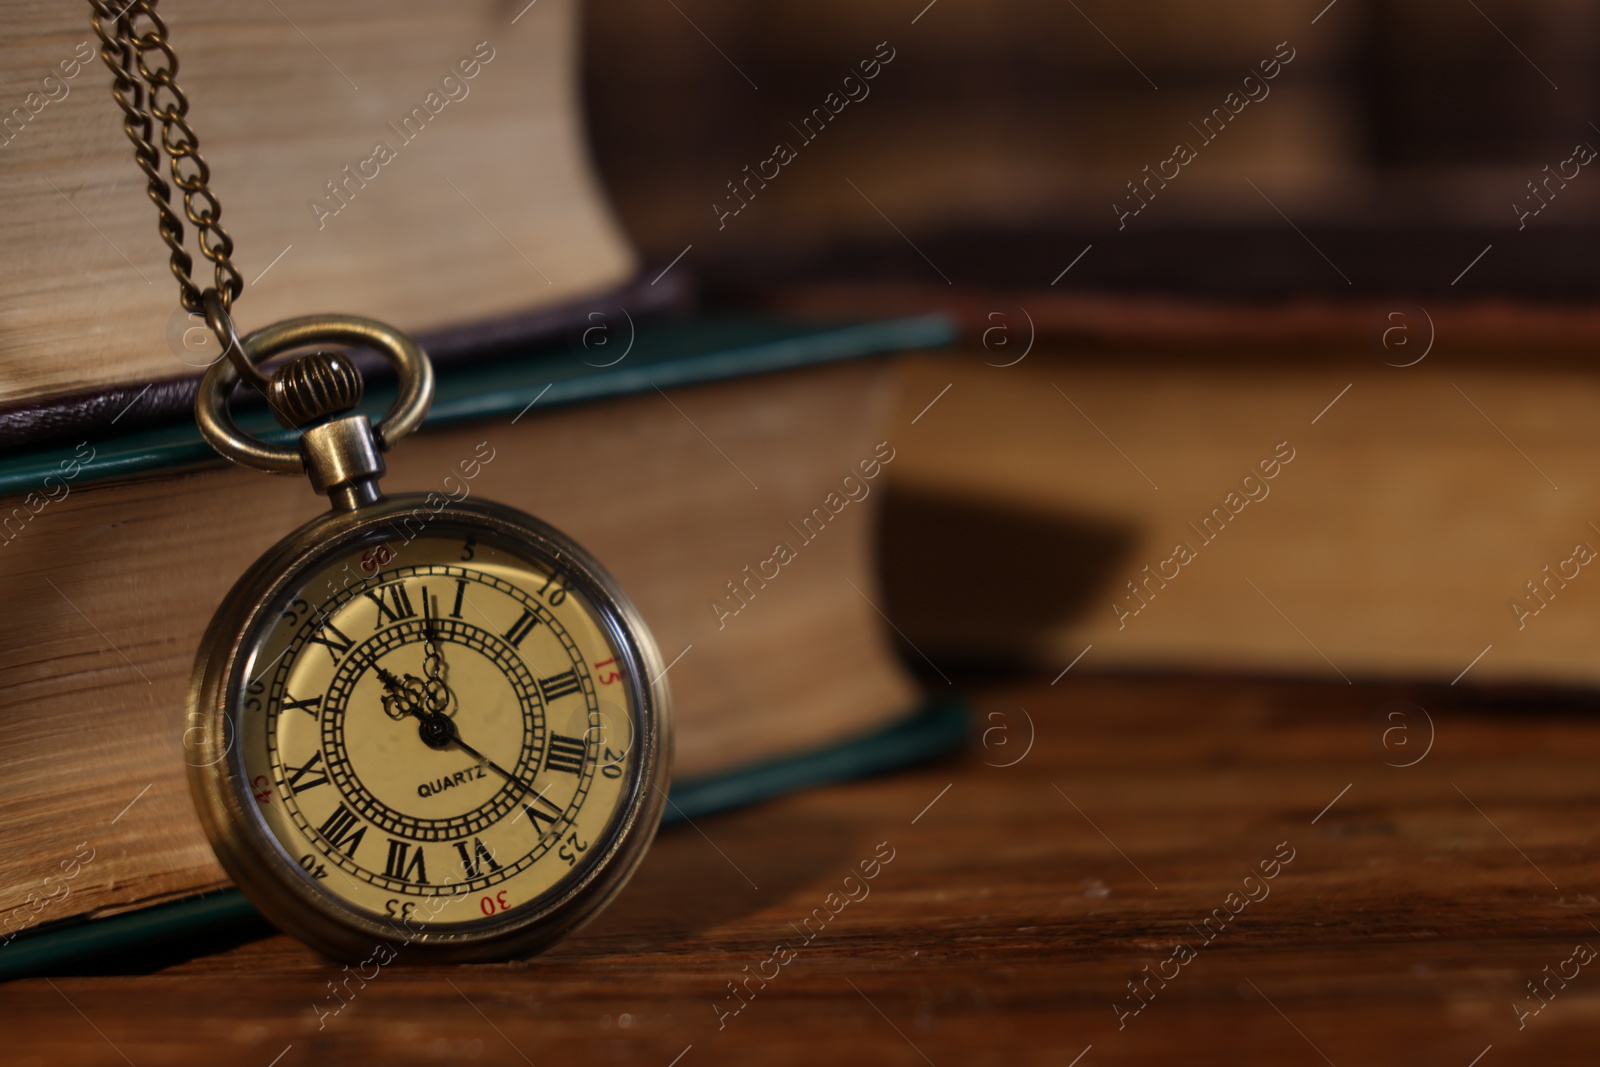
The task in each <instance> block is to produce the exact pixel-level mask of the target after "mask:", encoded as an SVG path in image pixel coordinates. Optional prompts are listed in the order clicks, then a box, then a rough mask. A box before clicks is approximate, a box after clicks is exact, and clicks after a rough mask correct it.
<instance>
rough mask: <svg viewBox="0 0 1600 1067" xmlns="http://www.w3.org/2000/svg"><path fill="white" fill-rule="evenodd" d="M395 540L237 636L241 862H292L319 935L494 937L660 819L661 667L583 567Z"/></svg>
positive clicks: (447, 531) (379, 541)
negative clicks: (324, 928)
mask: <svg viewBox="0 0 1600 1067" xmlns="http://www.w3.org/2000/svg"><path fill="white" fill-rule="evenodd" d="M393 530H394V528H393V527H381V528H379V529H376V530H372V531H369V532H367V533H366V534H365V536H361V537H356V538H347V539H346V540H345V543H343V544H341V545H337V546H335V548H334V549H333V550H331V551H328V552H324V553H322V554H321V555H320V557H313V558H310V559H308V560H307V561H306V562H305V563H304V564H303V565H302V566H300V567H299V568H298V569H297V570H296V571H295V572H294V573H293V574H291V575H287V576H285V579H281V580H280V581H279V582H278V583H277V585H278V588H277V589H276V591H275V592H274V594H273V595H272V596H271V597H270V598H269V599H268V600H267V601H265V602H263V604H262V605H261V607H260V609H259V610H257V611H255V612H254V615H253V619H252V622H251V623H250V624H249V625H248V626H247V627H246V628H245V631H244V632H243V633H242V634H240V635H239V641H238V644H237V649H236V652H235V660H236V664H237V666H236V669H235V672H234V680H233V683H232V685H231V686H230V687H229V688H230V689H231V692H230V693H229V695H228V699H227V701H226V704H227V706H228V711H229V722H228V725H227V727H226V729H228V730H229V731H231V736H230V737H229V738H228V741H227V744H228V746H229V747H230V748H231V750H232V751H231V753H230V758H229V760H228V761H227V762H228V770H229V771H230V772H231V773H229V774H226V775H224V777H227V778H230V779H231V780H232V781H233V784H234V794H235V803H236V805H237V806H238V807H241V808H243V809H244V811H243V814H244V815H245V816H246V819H245V821H246V822H247V823H248V824H249V825H248V826H245V827H239V828H235V829H236V830H242V831H246V832H241V833H236V834H235V835H234V837H233V840H232V842H231V845H230V847H231V849H233V850H235V851H238V850H244V851H248V850H252V849H255V850H272V851H275V852H276V853H277V854H278V855H277V857H276V860H277V862H275V863H271V864H267V865H265V866H266V869H268V870H270V871H274V872H276V874H275V875H274V877H275V878H276V879H277V880H284V879H287V880H289V881H291V882H295V883H298V884H295V885H292V886H291V889H292V890H293V893H292V894H291V895H290V899H291V900H292V901H293V903H292V904H290V905H289V906H290V907H292V908H298V909H300V910H302V911H305V910H309V911H311V912H314V913H320V916H321V918H323V919H328V918H331V919H332V920H333V921H334V922H339V921H344V922H345V923H346V924H347V925H353V926H354V927H356V928H359V929H365V930H368V931H370V930H373V929H378V930H386V931H389V932H390V935H391V936H392V937H394V938H396V939H416V938H423V939H427V938H429V937H438V936H440V935H446V936H448V935H452V934H453V935H457V939H458V940H459V939H460V937H462V936H465V937H467V938H471V937H472V936H473V935H474V934H478V935H484V936H492V935H493V932H494V931H497V930H507V929H513V928H516V927H517V926H518V925H519V924H521V925H526V923H528V922H529V921H532V920H534V919H537V918H538V917H540V916H542V915H544V914H545V913H547V912H549V911H550V909H551V908H552V906H554V905H557V904H559V902H561V901H562V900H563V899H564V898H566V897H568V896H570V894H571V891H572V890H573V887H575V886H579V885H582V884H585V883H586V882H593V881H596V880H597V879H598V880H600V881H602V882H603V881H604V880H605V877H606V875H605V872H604V871H603V870H596V868H604V867H605V865H606V864H607V863H609V862H612V861H613V860H614V858H615V855H616V853H617V852H618V847H617V846H618V841H617V838H618V836H619V835H620V833H621V831H622V830H623V829H625V828H626V827H628V826H629V825H630V823H631V822H632V821H634V820H633V819H632V818H631V816H633V815H635V814H637V812H638V811H640V810H641V809H648V810H649V811H650V812H651V813H654V812H656V811H658V810H659V800H657V801H652V799H651V798H650V797H648V796H643V795H641V793H642V791H647V790H650V789H652V788H655V786H654V784H653V783H654V781H655V778H654V774H653V768H646V767H643V766H642V764H641V760H643V759H645V758H646V757H647V756H648V757H650V761H651V762H652V763H655V762H658V761H659V746H658V745H653V744H652V745H642V744H640V739H641V735H645V736H646V737H648V736H650V734H651V723H650V722H649V721H647V714H648V712H647V708H648V707H649V706H650V702H649V701H648V700H647V699H646V697H647V692H646V691H647V690H649V689H650V688H651V679H649V678H647V677H645V676H644V670H645V669H646V662H647V659H648V658H649V657H646V658H641V656H640V654H639V651H638V648H637V642H638V640H639V639H640V637H641V635H638V634H635V633H631V632H630V631H629V629H628V621H627V619H626V617H625V615H624V614H619V613H618V612H617V611H616V610H615V608H614V606H613V605H612V604H610V602H609V598H608V596H607V595H606V594H605V590H604V588H603V586H601V585H596V584H595V576H594V575H592V574H591V573H589V572H588V571H587V570H586V569H585V568H584V566H583V565H582V564H580V563H579V562H578V561H577V560H576V559H574V558H573V557H572V556H570V555H565V554H563V553H561V552H559V551H556V552H552V551H550V549H549V547H548V546H545V547H540V546H539V545H537V544H530V543H528V542H525V541H521V540H519V539H517V538H514V537H508V536H506V535H505V534H504V532H503V531H496V530H494V529H491V528H486V527H483V526H479V525H474V524H471V523H462V522H459V521H456V522H451V521H435V522H432V523H430V524H429V525H428V528H427V531H426V533H425V534H423V535H422V536H417V537H414V538H412V539H410V540H405V539H404V538H402V537H399V536H392V534H393ZM385 534H391V536H387V537H386V536H384V535H385ZM642 636H643V639H644V640H645V641H646V642H648V635H642ZM650 651H651V653H652V654H653V651H654V650H653V647H652V648H651V650H650ZM645 750H648V751H645ZM200 770H201V773H204V772H205V771H206V770H207V768H201V769H200ZM646 770H651V771H652V773H651V774H646V773H644V772H645V771H646ZM660 788H661V789H662V790H664V784H663V785H662V786H660ZM662 799H664V796H663V798H662ZM653 817H654V816H653V814H652V818H653ZM653 829H654V827H653V825H652V826H650V827H648V828H647V832H646V834H645V840H648V833H649V832H653ZM640 847H641V848H642V846H640ZM221 852H222V850H221V849H219V853H221ZM257 859H258V860H259V859H260V857H257ZM249 866H250V867H252V868H253V869H256V870H257V871H258V872H259V870H260V869H261V868H262V866H263V865H262V864H261V863H259V862H257V863H252V864H249ZM621 866H622V867H624V868H629V869H631V866H632V862H626V863H623V864H621ZM627 873H628V872H627V870H623V871H622V872H621V877H624V878H625V877H626V874H627ZM235 877H236V878H239V877H240V875H239V874H238V873H237V872H236V874H235ZM245 877H246V879H250V878H251V877H252V876H250V875H246V876H245ZM260 877H261V875H260V874H259V873H257V874H256V875H255V876H254V879H255V880H259V879H260ZM243 888H245V889H246V891H247V893H248V892H249V891H250V889H251V886H250V885H249V884H245V885H244V886H243ZM611 892H614V889H612V890H611ZM602 895H604V896H609V892H606V893H603V894H602ZM258 903H261V901H259V900H258ZM283 906H284V905H283V904H282V903H279V904H278V907H277V910H278V912H279V914H278V915H276V916H274V917H278V918H280V919H281V918H282V914H281V913H282V908H283ZM267 910H269V914H272V909H267ZM369 943H370V942H369Z"/></svg>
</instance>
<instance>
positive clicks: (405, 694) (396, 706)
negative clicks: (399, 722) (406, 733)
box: [377, 667, 427, 719]
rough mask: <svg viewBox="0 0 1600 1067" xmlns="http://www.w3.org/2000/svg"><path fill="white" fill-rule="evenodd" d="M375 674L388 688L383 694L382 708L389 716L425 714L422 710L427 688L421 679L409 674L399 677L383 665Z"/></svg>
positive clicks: (399, 717)
mask: <svg viewBox="0 0 1600 1067" xmlns="http://www.w3.org/2000/svg"><path fill="white" fill-rule="evenodd" d="M377 674H378V679H379V680H380V681H381V682H383V687H384V688H385V689H387V690H388V692H387V693H385V694H384V695H383V710H384V711H385V712H386V713H388V716H389V718H391V719H403V718H405V717H406V716H407V715H415V716H417V717H418V718H419V719H420V718H422V717H423V716H424V715H426V714H427V712H425V711H424V710H423V702H424V700H425V699H426V692H427V689H426V686H425V685H424V683H423V681H422V679H420V678H416V677H413V676H412V675H409V674H408V675H406V676H405V677H404V678H400V677H399V676H398V675H396V674H395V673H394V672H393V671H391V670H388V669H386V668H383V667H379V668H378V670H377Z"/></svg>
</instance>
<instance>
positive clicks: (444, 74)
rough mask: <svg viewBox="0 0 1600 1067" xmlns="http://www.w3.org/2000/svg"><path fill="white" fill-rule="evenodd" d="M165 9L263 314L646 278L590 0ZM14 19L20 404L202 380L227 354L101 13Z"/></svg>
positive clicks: (596, 289) (13, 262) (242, 308)
mask: <svg viewBox="0 0 1600 1067" xmlns="http://www.w3.org/2000/svg"><path fill="white" fill-rule="evenodd" d="M160 10H161V12H162V15H163V17H164V18H165V20H166V22H167V28H168V34H169V40H170V41H171V43H172V45H173V48H174V50H175V51H176V53H177V54H178V56H179V59H180V62H181V66H180V69H179V73H178V79H177V80H178V83H179V85H180V86H181V87H182V88H183V90H184V91H185V93H186V94H187V95H188V98H189V100H190V104H191V107H190V112H189V120H190V122H191V124H192V125H193V126H194V128H195V131H196V133H197V134H198V136H199V140H200V149H201V152H202V154H203V155H204V157H205V159H206V161H207V163H208V164H209V166H210V170H211V176H212V186H213V188H214V190H215V191H216V193H217V197H218V199H219V200H220V202H221V204H222V216H221V221H222V224H223V225H224V227H225V228H226V229H227V230H228V232H229V233H230V234H231V235H232V236H233V238H234V241H235V248H236V253H235V256H234V260H235V263H236V265H237V266H238V268H239V270H240V272H241V274H242V275H243V277H244V280H245V290H244V294H243V296H242V297H241V298H240V300H239V302H238V303H237V304H236V305H235V315H236V318H237V319H238V322H239V324H240V328H241V330H243V331H245V332H248V331H249V330H250V329H252V328H254V327H255V326H259V325H264V324H266V323H268V322H272V321H275V320H278V319H282V318H287V317H290V316H293V315H303V314H307V313H310V312H314V311H324V310H330V309H336V310H341V311H349V312H352V313H356V314H361V315H365V316H367V317H370V318H377V319H381V320H384V321H386V322H389V323H391V324H393V325H395V326H397V327H399V328H401V329H403V330H406V331H408V332H411V333H416V334H428V333H434V332H438V331H440V330H443V329H445V328H447V327H451V326H456V325H459V324H481V323H486V322H491V321H495V320H499V319H503V318H506V317H508V316H512V315H514V314H517V313H525V312H527V311H529V310H530V309H538V308H543V307H551V306H556V305H560V304H562V303H564V302H570V301H572V300H575V299H579V298H586V297H590V296H593V295H595V294H598V293H602V292H606V291H609V290H612V289H614V288H616V287H618V286H620V285H623V284H624V283H625V282H626V281H627V280H628V279H629V278H631V277H633V275H634V273H635V271H636V270H637V269H638V264H637V257H636V256H635V253H634V252H633V250H632V249H631V248H630V247H629V245H628V243H627V241H626V239H625V238H624V236H623V235H622V232H621V231H620V229H619V228H618V226H617V225H616V222H615V220H614V219H613V217H612V213H611V209H610V207H609V206H608V204H607V202H606V200H605V197H604V195H603V194H602V192H601V190H600V187H599V185H598V183H597V181H596V178H595V175H594V172H593V168H592V166H591V164H590V160H589V155H588V151H587V148H586V144H585V134H584V127H583V117H582V113H581V109H580V107H579V95H578V94H579V90H578V82H577V72H576V59H577V44H576V34H577V28H578V13H579V8H578V3H577V0H543V2H541V3H538V4H529V5H526V6H523V5H503V4H499V3H493V2H490V0H465V2H461V3H451V4H435V3H428V2H426V0H401V2H398V3H393V4H386V5H384V6H383V7H382V9H381V10H379V9H376V8H373V7H370V6H367V5H284V6H282V7H280V8H277V9H274V8H272V7H270V6H269V7H265V8H262V9H260V10H257V9H249V10H247V9H245V8H243V7H240V6H239V5H237V4H229V3H225V2H223V0H183V2H179V3H172V4H165V5H162V7H161V9H160ZM6 13H7V16H8V20H7V21H8V26H9V27H10V32H8V33H7V34H6V35H5V39H4V40H3V41H0V246H3V247H4V248H5V249H6V254H5V255H4V256H3V257H0V403H15V402H18V401H26V400H30V399H34V398H42V397H53V396H59V395H61V394H66V393H73V392H78V391H83V390H104V389H108V388H111V387H114V386H119V385H128V384H130V383H133V384H134V387H135V389H137V388H138V387H140V386H143V385H144V384H146V383H149V382H152V381H157V380H161V379H168V378H174V377H183V376H189V375H193V374H194V373H195V371H196V368H198V367H202V366H203V365H204V364H205V363H206V362H207V361H209V359H210V358H212V357H213V356H214V355H215V351H214V350H213V351H211V352H209V353H203V352H191V351H190V350H189V341H188V338H190V337H191V336H192V335H195V334H199V335H203V334H204V330H203V328H202V329H199V330H195V329H194V327H197V326H201V325H202V324H201V323H200V322H199V319H198V317H197V316H190V315H189V314H187V313H185V312H183V311H182V310H181V309H179V308H177V307H176V303H175V301H174V300H173V297H174V295H175V293H174V292H173V281H172V278H171V275H170V271H169V267H168V264H167V248H166V246H165V244H164V243H163V242H162V241H161V239H160V238H159V237H158V235H157V231H156V213H155V211H154V209H153V208H152V206H151V204H150V202H149V199H148V197H147V195H146V189H145V183H144V181H143V178H142V175H141V174H140V172H139V170H138V169H137V167H136V166H135V164H134V160H133V150H132V147H131V145H130V143H129V141H128V139H127V137H126V135H125V134H124V133H123V131H122V128H121V123H122V112H121V111H120V109H119V108H118V107H117V106H116V104H115V103H114V102H113V101H112V98H111V90H110V86H111V75H110V72H109V71H108V70H107V68H106V66H105V65H104V63H103V62H102V61H101V59H100V57H99V55H98V53H97V51H96V49H97V47H98V40H97V38H96V37H95V34H94V32H93V30H92V29H91V27H90V24H89V9H88V7H87V5H84V4H61V3H49V2H46V0H17V2H15V3H11V4H8V5H7V8H6ZM180 210H181V209H180ZM186 229H187V230H188V233H187V238H188V241H189V247H190V248H191V250H193V247H194V246H193V241H194V235H193V232H192V227H186ZM195 258H196V261H197V263H196V267H195V273H196V277H197V279H199V280H201V284H205V282H204V280H203V279H204V278H206V277H209V268H210V265H209V263H207V262H205V261H204V260H201V259H200V258H199V256H198V254H197V253H195ZM308 294H309V295H311V296H313V297H314V303H315V306H309V307H308V306H307V299H308Z"/></svg>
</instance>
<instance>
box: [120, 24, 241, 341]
mask: <svg viewBox="0 0 1600 1067" xmlns="http://www.w3.org/2000/svg"><path fill="white" fill-rule="evenodd" d="M156 2H157V0H118V3H116V4H111V3H106V2H105V0H89V7H90V8H91V9H93V15H92V18H91V20H90V21H91V22H92V23H93V25H94V32H95V34H96V36H98V37H99V38H100V58H101V59H102V60H104V61H105V64H106V66H107V67H109V68H110V69H111V96H112V99H114V100H116V102H117V106H118V107H120V108H122V115H123V118H122V129H123V132H125V133H126V134H127V135H128V140H130V141H132V142H133V158H134V161H135V162H136V163H138V165H139V169H140V170H142V171H143V172H144V175H145V179H146V182H147V186H146V192H147V193H148V194H149V196H150V201H151V203H153V204H155V206H156V215H157V221H156V228H157V230H159V231H160V234H161V239H162V240H163V241H165V242H166V243H167V247H168V248H170V249H171V250H172V274H173V277H175V278H177V280H178V291H179V292H178V299H179V301H180V302H181V303H182V304H183V306H184V308H185V309H187V310H189V311H191V312H195V313H197V314H205V313H206V305H205V292H204V291H202V290H201V288H200V287H199V286H198V285H196V284H195V283H194V280H193V277H192V275H193V269H194V259H193V258H192V257H191V256H190V255H189V252H188V250H187V249H185V248H184V244H183V221H182V220H181V219H180V218H179V217H178V215H177V212H175V211H174V210H173V207H172V188H171V185H168V183H167V178H166V177H164V176H163V174H162V166H161V154H162V152H165V153H166V156H167V159H168V169H169V172H170V174H171V179H172V185H176V186H177V187H178V188H179V189H180V190H182V192H183V212H184V214H185V215H186V216H187V217H188V219H189V222H190V223H191V224H192V225H193V226H194V228H195V236H196V240H197V241H198V242H199V244H200V254H201V255H203V256H205V258H206V259H208V260H210V261H211V263H212V264H213V267H214V275H215V282H216V284H215V287H214V288H215V291H216V294H217V297H216V299H217V300H218V301H220V303H221V305H222V308H223V310H224V311H226V310H227V309H229V308H231V307H232V306H233V301H234V300H235V299H237V297H238V296H239V294H240V292H242V291H243V290H244V279H243V278H242V277H241V276H240V275H239V272H238V270H236V269H235V268H234V265H233V259H232V257H233V238H231V237H229V236H228V232H227V231H226V230H224V229H223V228H222V223H221V219H222V205H221V204H220V203H218V202H217V198H216V197H215V196H214V195H213V194H212V192H211V189H210V182H211V168H210V167H208V166H207V165H206V161H205V159H204V158H203V157H202V156H201V155H200V139H199V138H198V137H197V136H195V132H194V130H193V128H191V127H190V125H189V120H188V114H189V100H188V98H187V97H186V96H184V93H183V90H182V89H180V88H179V87H178V83H177V81H176V78H177V74H178V57H177V55H176V54H175V53H174V52H173V51H172V46H171V45H170V44H168V43H167V27H166V23H164V22H162V21H161V17H160V16H159V15H157V14H156V11H155V8H156ZM141 30H142V32H141ZM158 120H159V121H160V123H161V148H160V149H159V150H158V149H157V148H156V145H155V142H154V140H153V138H154V135H155V124H156V122H157V121H158Z"/></svg>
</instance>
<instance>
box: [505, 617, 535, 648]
mask: <svg viewBox="0 0 1600 1067" xmlns="http://www.w3.org/2000/svg"><path fill="white" fill-rule="evenodd" d="M537 625H539V617H538V616H537V615H535V614H534V613H533V612H531V611H528V610H526V609H524V610H523V612H522V617H521V618H519V619H517V621H516V622H514V623H512V624H511V629H509V630H507V631H506V632H505V633H503V634H501V635H500V636H502V637H504V638H505V639H506V640H507V641H509V642H511V647H512V648H521V647H522V639H523V638H524V637H527V636H528V632H529V631H530V630H532V629H533V628H534V627H535V626H537Z"/></svg>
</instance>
